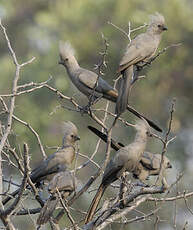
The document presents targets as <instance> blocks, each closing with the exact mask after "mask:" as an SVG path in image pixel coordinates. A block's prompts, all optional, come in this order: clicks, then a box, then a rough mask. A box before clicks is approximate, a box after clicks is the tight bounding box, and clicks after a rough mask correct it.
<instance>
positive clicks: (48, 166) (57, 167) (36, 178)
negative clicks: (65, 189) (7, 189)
mask: <svg viewBox="0 0 193 230" xmlns="http://www.w3.org/2000/svg"><path fill="white" fill-rule="evenodd" d="M78 140H80V137H79V136H78V130H77V127H76V126H75V125H74V124H73V123H72V122H70V121H68V122H65V123H64V124H63V141H62V147H61V149H59V150H58V151H57V152H55V153H53V154H51V155H50V156H49V157H48V158H47V159H45V160H43V161H41V162H40V164H39V165H38V166H37V167H36V168H35V169H33V170H32V172H31V174H30V179H31V180H32V182H33V183H35V184H36V186H37V187H38V186H40V182H41V181H44V180H47V181H50V180H51V179H52V178H53V177H54V176H55V174H56V173H58V172H60V171H64V170H66V169H68V167H70V166H71V164H72V162H73V160H74V157H75V143H76V141H78ZM18 192H19V189H18V190H16V191H15V192H13V193H12V194H11V196H10V197H8V198H6V199H5V200H4V201H3V203H4V204H5V203H7V202H8V201H9V200H10V199H11V197H14V196H16V195H17V194H18Z"/></svg>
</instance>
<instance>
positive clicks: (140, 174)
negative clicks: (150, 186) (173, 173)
mask: <svg viewBox="0 0 193 230" xmlns="http://www.w3.org/2000/svg"><path fill="white" fill-rule="evenodd" d="M161 159H162V155H161V154H155V153H150V152H144V153H143V155H142V158H141V160H140V162H139V164H138V166H137V167H136V169H135V170H134V172H133V176H134V177H135V178H137V179H139V180H140V181H142V182H144V181H145V180H147V179H148V178H149V176H156V175H159V171H160V164H161ZM168 168H172V165H171V163H170V161H169V159H168V158H167V157H166V156H163V170H164V171H165V170H166V169H168Z"/></svg>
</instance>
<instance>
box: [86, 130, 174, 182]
mask: <svg viewBox="0 0 193 230" xmlns="http://www.w3.org/2000/svg"><path fill="white" fill-rule="evenodd" d="M88 128H89V129H90V130H91V131H92V132H93V133H95V134H96V135H97V136H98V137H100V138H101V139H102V140H103V141H105V142H107V135H106V134H105V133H102V132H101V131H99V130H98V129H96V128H95V127H93V126H88ZM111 147H112V148H113V149H114V150H116V151H118V150H119V149H121V148H122V147H124V145H123V144H122V143H117V142H116V141H115V140H113V139H111ZM161 160H162V155H161V154H158V153H151V152H144V153H143V154H142V157H141V159H140V161H139V163H138V164H137V166H136V168H135V170H134V171H133V177H134V178H136V179H139V180H140V181H141V182H143V183H145V180H147V179H148V178H149V176H157V175H159V171H160V166H161V165H160V164H161ZM168 168H172V165H171V163H170V160H169V159H168V158H167V157H166V156H163V170H164V171H165V170H166V169H168Z"/></svg>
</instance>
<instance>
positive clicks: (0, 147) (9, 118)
mask: <svg viewBox="0 0 193 230" xmlns="http://www.w3.org/2000/svg"><path fill="white" fill-rule="evenodd" d="M0 27H1V30H2V32H3V35H4V37H5V39H6V42H7V46H8V50H9V52H10V54H11V57H12V60H13V63H14V65H15V67H16V70H15V76H14V78H13V81H12V90H11V91H12V94H13V95H15V94H16V93H17V84H18V80H19V77H20V69H21V67H23V66H25V65H27V64H29V63H31V62H32V61H33V60H34V59H35V58H34V57H33V58H32V59H31V60H29V61H27V62H25V63H22V64H19V63H18V60H17V57H16V54H15V52H14V50H13V49H12V46H11V43H10V40H9V37H8V35H7V32H6V28H5V27H4V26H3V24H2V22H1V19H0ZM15 99H16V97H15V96H12V97H11V98H10V105H9V114H8V116H7V121H6V128H5V131H4V134H3V135H2V138H1V141H0V188H1V189H0V193H2V191H1V190H2V187H3V183H2V160H1V153H2V150H3V148H4V146H5V143H6V140H7V138H8V136H9V134H10V131H11V128H12V120H13V113H14V108H15ZM0 207H1V208H3V206H2V204H1V198H0Z"/></svg>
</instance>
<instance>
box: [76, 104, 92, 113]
mask: <svg viewBox="0 0 193 230" xmlns="http://www.w3.org/2000/svg"><path fill="white" fill-rule="evenodd" d="M90 107H91V106H90V104H88V105H86V106H79V107H78V109H79V111H80V113H81V115H83V114H85V113H86V114H87V113H88V112H91V108H90Z"/></svg>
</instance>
